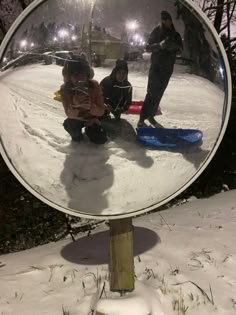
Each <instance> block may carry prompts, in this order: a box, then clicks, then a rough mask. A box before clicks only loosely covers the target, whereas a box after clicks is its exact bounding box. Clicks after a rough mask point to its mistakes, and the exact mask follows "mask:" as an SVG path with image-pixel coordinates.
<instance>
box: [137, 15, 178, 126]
mask: <svg viewBox="0 0 236 315" xmlns="http://www.w3.org/2000/svg"><path fill="white" fill-rule="evenodd" d="M182 50H183V44H182V39H181V36H180V34H179V33H178V32H176V30H175V27H174V24H173V21H172V17H171V15H170V14H169V13H168V12H167V11H162V12H161V24H160V25H158V26H157V27H156V28H155V29H154V30H153V31H152V33H151V35H150V38H149V41H148V45H147V51H148V52H151V53H152V56H151V67H150V70H149V77H148V87H147V95H146V97H145V100H144V104H143V107H142V110H141V113H140V119H139V122H138V127H143V126H145V120H146V119H148V120H149V122H150V123H151V124H152V125H153V126H154V127H159V124H158V123H157V121H156V120H155V118H154V117H155V114H156V112H157V109H158V106H159V104H160V101H161V98H162V96H163V94H164V92H165V90H166V88H167V86H168V83H169V80H170V77H171V75H172V73H173V70H174V64H175V60H176V55H177V53H181V52H182Z"/></svg>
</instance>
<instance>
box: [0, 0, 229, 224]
mask: <svg viewBox="0 0 236 315" xmlns="http://www.w3.org/2000/svg"><path fill="white" fill-rule="evenodd" d="M47 1H48V0H35V1H34V2H32V3H31V4H30V5H29V6H28V7H27V8H26V9H25V10H24V11H23V12H22V13H21V15H20V16H19V17H18V18H17V19H16V21H15V22H14V23H13V25H12V26H11V28H10V30H9V31H8V33H7V34H6V36H5V37H4V39H3V41H2V44H1V47H0V60H2V59H3V56H4V54H5V51H6V49H7V47H8V44H9V43H10V41H11V39H12V38H13V36H14V34H15V32H16V31H17V30H18V28H19V27H20V26H21V24H22V23H23V22H24V21H25V19H26V18H27V17H28V15H29V14H30V13H32V12H34V11H35V10H36V9H37V8H38V7H40V5H42V4H43V3H44V2H47ZM75 1H76V0H75ZM90 1H91V2H92V4H93V5H94V3H95V1H96V0H90ZM172 1H174V0H172ZM180 1H181V2H182V3H183V4H184V5H185V6H187V7H188V9H189V11H190V12H192V14H197V16H198V17H200V18H201V19H202V20H203V21H204V23H205V26H207V27H208V30H209V32H210V33H211V35H212V36H213V37H214V40H215V42H216V45H217V46H218V48H219V50H220V53H221V54H222V57H223V61H224V66H225V70H226V73H225V87H226V91H225V103H224V104H223V106H224V108H225V111H224V115H223V117H222V118H223V123H222V125H221V131H220V133H219V135H218V137H217V139H216V142H215V145H214V147H213V148H212V150H211V152H210V153H209V155H208V157H207V158H206V160H205V161H204V163H203V164H202V166H201V167H200V168H199V169H198V170H197V171H196V173H195V174H194V175H193V176H192V178H191V179H190V180H189V181H188V182H186V183H185V184H184V185H183V186H182V187H180V188H178V189H177V191H176V192H174V193H173V194H172V195H170V196H168V197H166V198H165V199H163V200H161V201H160V202H157V203H155V204H153V205H150V206H147V207H146V208H143V209H140V210H136V211H134V212H129V213H123V214H117V215H109V216H108V215H93V214H87V213H84V212H79V211H76V210H73V209H70V208H66V207H63V206H60V205H58V204H56V203H54V202H52V201H51V200H49V199H47V198H45V197H44V196H42V195H40V194H39V193H38V192H37V191H36V190H34V189H33V188H32V187H31V186H30V183H28V182H27V181H26V180H25V179H24V178H22V177H21V175H20V173H19V172H18V171H17V169H16V168H15V167H14V165H13V164H12V163H11V158H10V157H8V155H7V151H6V150H5V147H4V144H3V142H2V138H1V135H0V154H1V155H2V157H3V159H4V161H5V163H6V164H7V166H8V168H9V169H10V171H11V172H12V173H13V175H14V176H15V177H16V178H17V180H18V181H19V182H20V183H21V184H22V185H23V186H24V187H25V188H26V189H27V190H28V191H29V192H30V193H32V195H34V196H35V197H36V198H38V199H39V200H41V201H42V202H44V203H45V204H47V205H49V206H50V207H52V208H54V209H56V210H59V211H61V212H64V213H66V214H69V215H73V216H76V217H81V218H88V219H97V220H114V219H121V218H128V217H134V216H137V215H141V214H144V213H147V212H150V211H152V210H155V209H158V207H160V206H163V205H164V204H166V203H167V202H169V201H170V200H172V199H173V198H175V197H176V196H178V195H179V194H180V193H182V192H183V191H184V190H186V188H188V187H189V186H190V185H191V184H192V183H193V182H194V181H195V180H196V179H197V178H198V177H199V176H200V175H201V174H202V173H203V171H204V170H205V169H206V167H207V166H208V165H209V163H210V162H211V160H212V158H213V157H214V155H215V153H216V151H217V149H218V147H219V145H220V143H221V141H222V139H223V136H224V133H225V130H226V127H227V124H228V120H229V116H230V109H231V102H232V80H231V73H230V67H229V63H228V59H227V55H226V52H225V49H224V46H223V44H222V42H221V40H220V37H219V35H218V33H217V32H216V30H215V28H214V26H213V24H212V23H211V21H210V20H209V19H208V18H207V17H206V15H205V14H204V13H203V11H202V10H201V9H200V7H198V6H197V4H195V3H193V1H191V0H180ZM93 2H94V3H93ZM0 79H1V78H0Z"/></svg>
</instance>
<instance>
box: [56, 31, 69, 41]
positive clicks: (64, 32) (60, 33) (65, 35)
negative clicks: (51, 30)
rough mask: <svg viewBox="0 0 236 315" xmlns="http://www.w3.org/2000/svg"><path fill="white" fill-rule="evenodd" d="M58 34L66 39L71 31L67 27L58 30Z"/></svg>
mask: <svg viewBox="0 0 236 315" xmlns="http://www.w3.org/2000/svg"><path fill="white" fill-rule="evenodd" d="M58 36H59V37H60V38H62V39H65V37H67V36H69V33H68V31H67V30H65V29H61V30H60V31H59V32H58Z"/></svg>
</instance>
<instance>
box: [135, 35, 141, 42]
mask: <svg viewBox="0 0 236 315" xmlns="http://www.w3.org/2000/svg"><path fill="white" fill-rule="evenodd" d="M134 40H135V41H136V42H137V41H138V40H141V36H140V35H139V34H135V35H134Z"/></svg>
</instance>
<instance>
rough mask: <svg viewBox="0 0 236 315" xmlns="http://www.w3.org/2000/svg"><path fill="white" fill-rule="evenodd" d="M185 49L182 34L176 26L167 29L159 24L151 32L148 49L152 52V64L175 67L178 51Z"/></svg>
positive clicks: (167, 67) (161, 66)
mask: <svg viewBox="0 0 236 315" xmlns="http://www.w3.org/2000/svg"><path fill="white" fill-rule="evenodd" d="M182 50H183V43H182V39H181V36H180V34H179V33H178V32H176V30H175V29H174V26H173V28H172V29H166V28H164V27H163V26H162V25H158V26H157V27H156V28H155V29H154V30H153V31H152V33H151V35H150V38H149V41H148V46H147V51H149V52H152V59H151V60H152V64H153V65H154V66H155V65H156V66H158V67H160V68H163V69H165V68H166V69H167V70H168V69H169V68H173V66H174V64H175V60H176V55H177V53H181V52H182Z"/></svg>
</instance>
